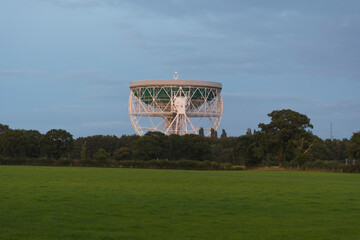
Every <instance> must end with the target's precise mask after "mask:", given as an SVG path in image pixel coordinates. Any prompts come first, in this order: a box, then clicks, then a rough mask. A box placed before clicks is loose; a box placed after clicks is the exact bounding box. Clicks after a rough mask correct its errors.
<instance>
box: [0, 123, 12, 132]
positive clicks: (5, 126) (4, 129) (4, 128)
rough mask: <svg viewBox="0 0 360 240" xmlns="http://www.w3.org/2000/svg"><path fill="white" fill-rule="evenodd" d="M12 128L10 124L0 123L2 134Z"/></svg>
mask: <svg viewBox="0 0 360 240" xmlns="http://www.w3.org/2000/svg"><path fill="white" fill-rule="evenodd" d="M8 130H10V128H9V126H8V125H3V124H0V134H2V133H4V132H6V131H8Z"/></svg>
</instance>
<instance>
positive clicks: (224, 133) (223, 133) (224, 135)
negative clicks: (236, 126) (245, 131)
mask: <svg viewBox="0 0 360 240" xmlns="http://www.w3.org/2000/svg"><path fill="white" fill-rule="evenodd" d="M226 137H227V134H226V131H225V129H223V130H222V132H221V136H220V138H226Z"/></svg>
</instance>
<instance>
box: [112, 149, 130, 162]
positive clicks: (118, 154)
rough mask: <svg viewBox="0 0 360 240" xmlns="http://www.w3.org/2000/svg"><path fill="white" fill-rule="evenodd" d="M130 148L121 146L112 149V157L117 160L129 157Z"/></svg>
mask: <svg viewBox="0 0 360 240" xmlns="http://www.w3.org/2000/svg"><path fill="white" fill-rule="evenodd" d="M131 153H132V152H131V149H130V148H128V147H121V148H119V149H117V150H115V151H114V154H113V156H114V158H115V159H116V160H118V161H120V160H129V159H131Z"/></svg>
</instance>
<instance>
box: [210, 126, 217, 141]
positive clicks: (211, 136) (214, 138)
mask: <svg viewBox="0 0 360 240" xmlns="http://www.w3.org/2000/svg"><path fill="white" fill-rule="evenodd" d="M210 138H211V140H212V141H216V140H217V131H216V130H215V129H213V128H211V130H210Z"/></svg>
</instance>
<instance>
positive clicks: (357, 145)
mask: <svg viewBox="0 0 360 240" xmlns="http://www.w3.org/2000/svg"><path fill="white" fill-rule="evenodd" d="M346 151H347V154H348V157H349V158H350V159H356V160H360V132H355V133H353V135H352V137H351V138H350V143H349V144H348V145H347V149H346Z"/></svg>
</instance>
